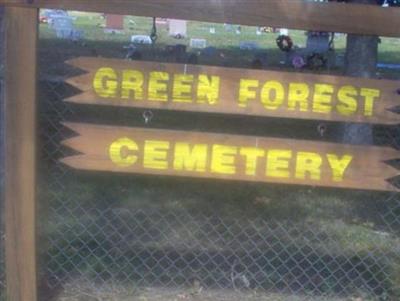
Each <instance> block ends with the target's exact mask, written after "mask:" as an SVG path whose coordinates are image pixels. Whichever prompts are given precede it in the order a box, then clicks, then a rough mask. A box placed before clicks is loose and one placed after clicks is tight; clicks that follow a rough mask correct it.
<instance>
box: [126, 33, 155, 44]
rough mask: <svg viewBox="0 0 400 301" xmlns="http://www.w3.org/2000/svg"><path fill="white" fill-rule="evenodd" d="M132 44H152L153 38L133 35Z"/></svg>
mask: <svg viewBox="0 0 400 301" xmlns="http://www.w3.org/2000/svg"><path fill="white" fill-rule="evenodd" d="M131 42H132V43H133V44H145V45H149V44H152V41H151V38H150V37H149V36H146V35H133V36H131Z"/></svg>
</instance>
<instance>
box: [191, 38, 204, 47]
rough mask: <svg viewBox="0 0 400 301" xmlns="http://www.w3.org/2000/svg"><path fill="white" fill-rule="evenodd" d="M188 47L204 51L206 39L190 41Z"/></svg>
mask: <svg viewBox="0 0 400 301" xmlns="http://www.w3.org/2000/svg"><path fill="white" fill-rule="evenodd" d="M190 47H192V48H198V49H204V48H206V47H207V40H206V39H190Z"/></svg>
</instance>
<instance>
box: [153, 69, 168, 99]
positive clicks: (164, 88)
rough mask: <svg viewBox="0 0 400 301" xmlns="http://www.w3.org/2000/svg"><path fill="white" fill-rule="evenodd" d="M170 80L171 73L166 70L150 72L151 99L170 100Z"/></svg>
mask: <svg viewBox="0 0 400 301" xmlns="http://www.w3.org/2000/svg"><path fill="white" fill-rule="evenodd" d="M168 80H169V74H168V73H166V72H158V71H154V72H150V79H149V100H152V101H167V100H168V95H167V92H168Z"/></svg>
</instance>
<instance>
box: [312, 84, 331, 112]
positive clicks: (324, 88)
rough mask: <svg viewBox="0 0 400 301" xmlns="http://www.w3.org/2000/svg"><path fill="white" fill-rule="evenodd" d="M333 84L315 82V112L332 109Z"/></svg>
mask: <svg viewBox="0 0 400 301" xmlns="http://www.w3.org/2000/svg"><path fill="white" fill-rule="evenodd" d="M332 93H333V86H332V85H327V84H315V87H314V103H313V111H314V112H315V113H330V112H331V111H332V106H331V101H332Z"/></svg>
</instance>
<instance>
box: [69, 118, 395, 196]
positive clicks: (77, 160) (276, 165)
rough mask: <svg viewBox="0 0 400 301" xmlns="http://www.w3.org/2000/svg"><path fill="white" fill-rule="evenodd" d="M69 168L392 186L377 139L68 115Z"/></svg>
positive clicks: (387, 153) (386, 152)
mask: <svg viewBox="0 0 400 301" xmlns="http://www.w3.org/2000/svg"><path fill="white" fill-rule="evenodd" d="M66 126H67V127H69V128H70V129H72V130H73V131H75V132H76V133H78V134H79V136H77V137H74V138H71V139H68V140H66V141H64V142H63V144H64V145H66V146H68V147H71V148H72V149H74V150H76V151H77V152H79V153H81V154H79V155H76V156H72V157H67V158H64V159H62V162H64V163H65V164H67V165H68V166H71V167H73V168H76V169H82V170H96V171H110V172H125V173H137V174H150V175H170V176H181V177H199V178H213V179H226V180H240V181H253V182H268V183H286V184H298V185H312V186H327V187H342V188H356V189H367V190H396V188H395V187H394V186H392V185H390V184H389V183H388V182H387V181H386V179H389V178H392V177H395V176H396V175H397V174H398V171H397V170H396V169H394V168H393V167H391V166H389V165H387V164H386V163H384V161H386V160H390V159H394V158H397V157H398V156H399V153H398V152H397V151H395V150H393V149H390V148H385V147H365V146H350V145H340V144H333V143H317V142H310V141H301V140H288V139H276V138H257V137H249V136H234V135H221V134H210V133H198V132H181V131H168V130H155V129H142V128H126V127H111V126H98V125H89V124H77V123H68V124H66Z"/></svg>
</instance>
